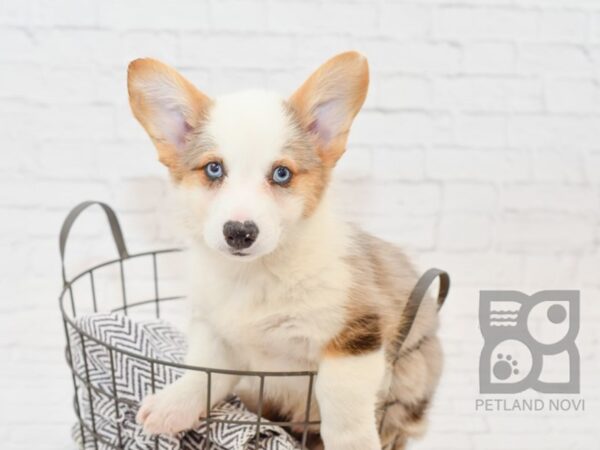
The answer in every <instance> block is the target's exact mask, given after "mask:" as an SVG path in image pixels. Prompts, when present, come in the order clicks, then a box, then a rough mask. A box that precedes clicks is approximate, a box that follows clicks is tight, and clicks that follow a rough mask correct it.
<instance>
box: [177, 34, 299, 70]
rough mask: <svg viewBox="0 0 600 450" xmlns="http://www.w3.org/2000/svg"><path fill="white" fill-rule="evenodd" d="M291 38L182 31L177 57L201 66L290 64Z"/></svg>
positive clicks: (292, 42)
mask: <svg viewBox="0 0 600 450" xmlns="http://www.w3.org/2000/svg"><path fill="white" fill-rule="evenodd" d="M295 53H296V52H295V41H294V39H293V38H292V37H291V36H279V35H278V36H264V35H248V36H245V37H244V38H242V39H240V38H238V37H237V36H231V35H222V34H198V33H186V34H183V35H182V37H181V57H182V59H183V60H185V61H199V62H201V63H202V64H203V65H208V66H222V67H236V68H246V67H248V68H253V69H257V68H273V67H281V66H284V65H286V64H292V63H293V62H294V56H295Z"/></svg>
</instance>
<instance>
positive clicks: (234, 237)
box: [223, 220, 258, 250]
mask: <svg viewBox="0 0 600 450" xmlns="http://www.w3.org/2000/svg"><path fill="white" fill-rule="evenodd" d="M223 235H224V236H225V240H226V241H227V244H229V246H230V247H231V248H233V249H235V250H242V249H244V248H248V247H250V246H251V245H252V244H253V243H254V241H255V240H256V237H257V236H258V227H257V226H256V224H255V223H254V222H251V221H249V220H246V221H245V222H244V223H242V222H237V221H233V220H230V221H228V222H226V223H225V225H223Z"/></svg>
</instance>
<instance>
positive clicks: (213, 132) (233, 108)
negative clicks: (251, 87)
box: [203, 91, 302, 259]
mask: <svg viewBox="0 0 600 450" xmlns="http://www.w3.org/2000/svg"><path fill="white" fill-rule="evenodd" d="M203 132H204V133H205V134H206V137H207V140H208V141H209V142H213V143H214V145H215V147H216V148H215V150H216V151H217V152H218V154H219V155H220V156H221V157H222V159H223V161H224V164H225V171H226V173H227V178H226V180H225V181H224V183H223V186H222V187H221V188H220V189H219V190H218V192H217V193H216V194H215V196H216V197H215V200H214V201H213V202H212V203H211V205H210V207H209V211H208V213H207V214H206V221H205V223H204V230H203V236H204V239H205V241H206V243H207V245H208V246H209V247H210V248H213V249H215V250H220V251H223V252H225V253H227V250H228V248H227V244H226V242H225V240H224V236H223V225H224V224H225V223H226V222H227V221H230V220H239V221H246V220H249V221H253V222H255V223H256V225H257V226H258V229H259V234H258V237H257V240H256V242H255V243H254V244H253V245H252V246H251V247H250V248H249V249H248V250H247V251H246V252H247V253H248V254H249V256H248V257H246V259H252V258H253V257H258V256H262V255H264V254H267V253H270V252H271V251H273V250H274V249H275V248H276V247H277V244H278V241H279V237H280V235H281V227H282V225H283V224H284V223H286V222H292V221H295V220H296V219H297V218H298V217H300V215H301V213H302V208H301V205H298V202H297V201H292V202H286V204H283V205H282V204H280V203H277V202H275V201H274V198H273V194H271V193H270V189H269V188H268V177H269V176H270V172H271V170H272V165H273V162H274V161H276V160H277V159H280V158H281V157H282V156H283V155H282V150H283V148H284V147H285V144H286V142H287V141H288V140H289V139H290V137H291V136H292V133H293V132H294V130H293V126H292V123H291V122H290V118H289V116H288V114H287V112H286V109H285V104H284V99H283V97H281V96H279V95H277V94H275V93H271V92H264V91H245V92H240V93H236V94H231V95H226V96H223V97H220V98H217V99H216V100H215V102H214V105H213V107H212V108H211V110H210V112H209V115H208V117H207V120H206V124H205V127H204V129H203Z"/></svg>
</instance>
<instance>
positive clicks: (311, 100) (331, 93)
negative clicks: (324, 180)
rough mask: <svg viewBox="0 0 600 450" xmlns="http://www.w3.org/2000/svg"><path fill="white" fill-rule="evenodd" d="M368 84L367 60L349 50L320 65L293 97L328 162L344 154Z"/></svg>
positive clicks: (303, 123)
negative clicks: (351, 127)
mask: <svg viewBox="0 0 600 450" xmlns="http://www.w3.org/2000/svg"><path fill="white" fill-rule="evenodd" d="M368 87H369V65H368V63H367V59H366V58H365V57H364V56H363V55H361V54H360V53H358V52H346V53H342V54H340V55H337V56H335V57H333V58H331V59H330V60H329V61H327V62H326V63H325V64H323V65H322V66H321V67H319V68H318V69H317V71H316V72H314V73H313V74H312V75H311V76H310V77H309V78H308V80H306V81H305V82H304V84H303V85H302V86H301V87H300V88H299V89H298V90H297V91H296V92H295V93H294V95H292V97H291V98H290V104H291V106H292V108H293V109H294V110H295V111H296V113H297V114H298V115H299V118H300V121H301V123H302V126H303V127H304V128H305V129H306V130H309V131H310V132H312V133H314V134H315V135H316V138H317V143H318V147H319V155H320V157H321V159H322V160H323V162H324V163H325V164H327V165H329V166H333V165H334V164H335V163H336V162H337V160H338V159H339V158H340V156H342V154H343V153H344V150H345V149H346V141H347V139H348V133H349V131H350V126H351V125H352V121H353V120H354V117H355V116H356V114H357V113H358V111H359V110H360V108H361V106H362V104H363V102H364V101H365V97H366V96H367V90H368Z"/></svg>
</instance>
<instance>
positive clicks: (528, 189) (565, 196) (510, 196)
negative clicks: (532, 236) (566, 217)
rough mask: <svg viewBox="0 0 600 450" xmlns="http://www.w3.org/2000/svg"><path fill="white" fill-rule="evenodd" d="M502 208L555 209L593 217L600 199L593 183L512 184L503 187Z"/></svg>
mask: <svg viewBox="0 0 600 450" xmlns="http://www.w3.org/2000/svg"><path fill="white" fill-rule="evenodd" d="M501 198H502V201H501V208H502V209H503V210H506V211H511V212H512V211H522V212H534V211H556V212H565V213H571V214H581V215H587V216H591V217H594V216H596V215H598V213H599V212H600V211H599V209H600V200H599V199H598V196H597V192H596V191H595V190H594V189H592V187H591V186H585V185H583V186H564V185H558V184H538V185H536V184H529V185H526V186H523V185H521V184H519V185H515V184H510V185H507V186H504V188H503V190H502V196H501Z"/></svg>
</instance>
